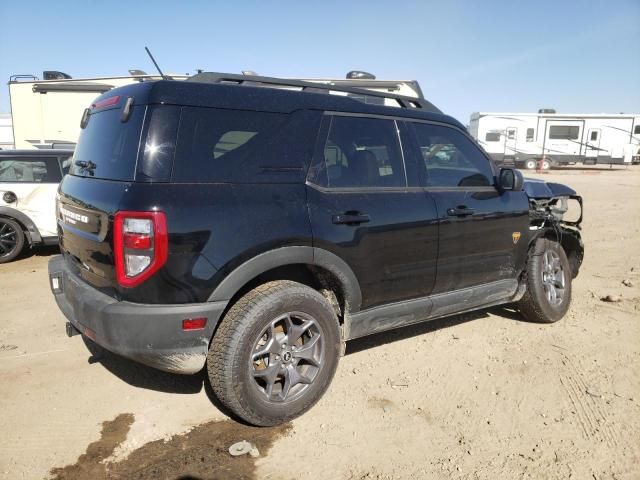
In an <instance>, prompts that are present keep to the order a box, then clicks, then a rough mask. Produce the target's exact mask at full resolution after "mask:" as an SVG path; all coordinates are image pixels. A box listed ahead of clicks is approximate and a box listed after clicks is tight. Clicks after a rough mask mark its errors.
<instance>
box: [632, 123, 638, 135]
mask: <svg viewBox="0 0 640 480" xmlns="http://www.w3.org/2000/svg"><path fill="white" fill-rule="evenodd" d="M633 134H634V135H640V125H636V126H635V127H634V128H633Z"/></svg>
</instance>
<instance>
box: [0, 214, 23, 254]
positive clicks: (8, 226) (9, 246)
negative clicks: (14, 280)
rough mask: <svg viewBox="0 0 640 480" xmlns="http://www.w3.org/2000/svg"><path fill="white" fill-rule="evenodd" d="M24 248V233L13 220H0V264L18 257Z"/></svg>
mask: <svg viewBox="0 0 640 480" xmlns="http://www.w3.org/2000/svg"><path fill="white" fill-rule="evenodd" d="M23 247H24V232H23V231H22V227H20V224H19V223H18V222H16V221H15V220H11V219H10V218H0V263H7V262H10V261H11V260H13V259H14V258H16V257H17V256H18V255H20V252H21V251H22V248H23Z"/></svg>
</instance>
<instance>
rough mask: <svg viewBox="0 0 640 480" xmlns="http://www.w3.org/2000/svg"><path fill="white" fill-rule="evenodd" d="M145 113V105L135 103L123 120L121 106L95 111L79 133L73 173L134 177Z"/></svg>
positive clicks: (72, 166)
mask: <svg viewBox="0 0 640 480" xmlns="http://www.w3.org/2000/svg"><path fill="white" fill-rule="evenodd" d="M144 114H145V107H142V106H138V107H133V111H132V112H131V116H130V117H129V120H128V121H126V122H121V121H120V117H121V115H122V109H120V108H112V109H110V110H104V111H102V112H97V113H92V114H91V115H90V117H89V123H88V124H87V126H86V128H84V129H83V130H82V131H81V133H80V138H79V140H78V146H77V147H76V150H75V152H74V155H73V164H72V165H71V174H72V175H81V176H85V177H95V178H105V179H107V180H133V177H134V175H135V169H136V161H137V159H138V147H139V145H140V134H141V130H142V121H143V119H144Z"/></svg>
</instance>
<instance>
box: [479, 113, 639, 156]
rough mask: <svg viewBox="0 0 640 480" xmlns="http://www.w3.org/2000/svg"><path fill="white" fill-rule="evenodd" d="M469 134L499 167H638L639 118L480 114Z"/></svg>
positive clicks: (610, 115)
mask: <svg viewBox="0 0 640 480" xmlns="http://www.w3.org/2000/svg"><path fill="white" fill-rule="evenodd" d="M469 133H471V135H472V136H473V137H474V138H475V139H476V140H477V141H478V143H479V144H480V145H481V146H482V147H483V148H484V149H485V150H486V152H487V153H488V154H489V155H490V156H491V157H492V158H493V159H494V161H495V162H496V163H498V164H508V165H511V164H515V165H516V166H517V167H524V168H529V169H533V168H542V169H548V168H551V167H556V166H561V165H570V164H576V163H583V164H585V165H595V164H598V163H601V164H625V165H628V164H631V163H640V114H622V113H621V114H604V113H600V114H562V113H555V111H554V110H547V109H545V110H540V111H539V112H538V113H489V112H476V113H473V114H471V121H470V124H469Z"/></svg>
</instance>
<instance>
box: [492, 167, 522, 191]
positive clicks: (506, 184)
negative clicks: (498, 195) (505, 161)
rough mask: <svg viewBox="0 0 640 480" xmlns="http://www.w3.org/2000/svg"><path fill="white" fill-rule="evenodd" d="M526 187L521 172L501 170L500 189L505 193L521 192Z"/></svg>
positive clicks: (507, 169)
mask: <svg viewBox="0 0 640 480" xmlns="http://www.w3.org/2000/svg"><path fill="white" fill-rule="evenodd" d="M523 185H524V177H523V176H522V173H520V171H519V170H515V169H513V168H501V169H500V173H499V174H498V188H500V190H503V191H512V192H519V191H520V190H522V186H523Z"/></svg>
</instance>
